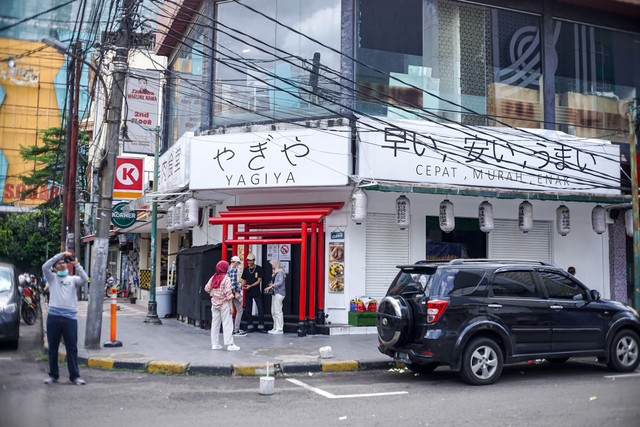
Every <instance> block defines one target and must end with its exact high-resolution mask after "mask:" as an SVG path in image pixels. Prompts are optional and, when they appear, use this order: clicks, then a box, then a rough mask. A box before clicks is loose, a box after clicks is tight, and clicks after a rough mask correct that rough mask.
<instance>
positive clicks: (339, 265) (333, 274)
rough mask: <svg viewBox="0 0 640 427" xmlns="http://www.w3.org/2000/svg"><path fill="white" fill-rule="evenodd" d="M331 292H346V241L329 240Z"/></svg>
mask: <svg viewBox="0 0 640 427" xmlns="http://www.w3.org/2000/svg"><path fill="white" fill-rule="evenodd" d="M329 292H333V293H343V292H344V242H335V241H331V242H329Z"/></svg>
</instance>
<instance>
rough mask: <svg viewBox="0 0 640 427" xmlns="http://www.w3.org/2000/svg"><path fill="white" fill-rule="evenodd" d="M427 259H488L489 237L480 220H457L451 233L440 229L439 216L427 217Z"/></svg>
mask: <svg viewBox="0 0 640 427" xmlns="http://www.w3.org/2000/svg"><path fill="white" fill-rule="evenodd" d="M426 221H427V230H426V242H427V243H426V259H455V258H486V257H487V235H486V234H485V233H484V232H482V231H481V230H480V224H479V223H478V218H457V217H456V228H455V229H454V230H453V231H452V232H451V233H445V232H444V231H442V230H441V229H440V225H439V218H438V217H437V216H428V217H426Z"/></svg>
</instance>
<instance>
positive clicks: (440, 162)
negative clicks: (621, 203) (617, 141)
mask: <svg viewBox="0 0 640 427" xmlns="http://www.w3.org/2000/svg"><path fill="white" fill-rule="evenodd" d="M357 127H358V139H359V144H358V150H359V151H358V167H357V174H358V175H359V176H360V177H361V178H365V179H367V178H368V179H372V180H390V181H406V182H412V183H425V184H436V185H438V184H439V185H462V186H465V187H493V188H508V189H517V190H528V191H543V192H567V193H571V192H580V193H597V194H620V178H619V177H620V152H619V148H618V146H616V145H614V144H611V143H609V141H604V140H597V139H585V138H577V137H574V136H571V135H568V134H565V133H562V132H556V131H546V130H540V129H526V130H525V129H512V128H503V127H471V126H468V127H464V126H460V125H449V124H447V125H439V124H434V123H425V122H419V121H416V120H402V119H388V118H384V119H380V120H375V119H369V118H360V119H359V120H358V124H357Z"/></svg>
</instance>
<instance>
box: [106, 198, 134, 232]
mask: <svg viewBox="0 0 640 427" xmlns="http://www.w3.org/2000/svg"><path fill="white" fill-rule="evenodd" d="M111 222H112V223H113V225H115V226H116V227H120V228H127V227H131V226H132V225H133V224H135V223H136V211H132V210H129V203H128V202H120V203H116V204H115V205H113V212H112V213H111Z"/></svg>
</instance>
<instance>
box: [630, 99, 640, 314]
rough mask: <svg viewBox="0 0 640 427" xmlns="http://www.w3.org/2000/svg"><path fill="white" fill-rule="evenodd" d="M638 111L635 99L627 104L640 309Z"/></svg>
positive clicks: (635, 292) (636, 299) (636, 294)
mask: <svg viewBox="0 0 640 427" xmlns="http://www.w3.org/2000/svg"><path fill="white" fill-rule="evenodd" d="M637 111H638V106H637V105H636V103H635V102H634V101H631V102H629V104H627V112H628V114H629V157H631V206H632V209H633V295H634V303H635V304H634V307H635V309H636V310H638V309H640V215H639V207H640V206H639V205H640V201H639V200H638V157H637V155H638V146H637V139H636V138H637V136H638V135H637V133H636V126H637V125H638V122H637V120H636V119H637V114H638V112H637Z"/></svg>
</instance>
